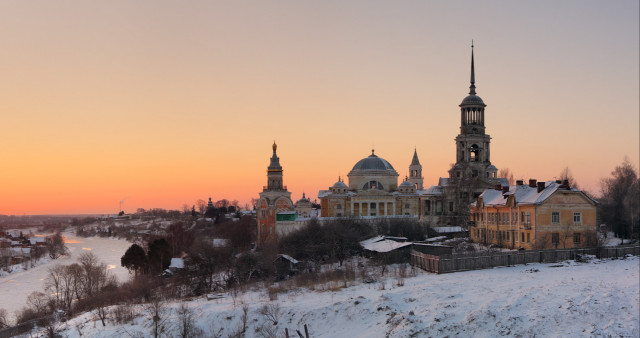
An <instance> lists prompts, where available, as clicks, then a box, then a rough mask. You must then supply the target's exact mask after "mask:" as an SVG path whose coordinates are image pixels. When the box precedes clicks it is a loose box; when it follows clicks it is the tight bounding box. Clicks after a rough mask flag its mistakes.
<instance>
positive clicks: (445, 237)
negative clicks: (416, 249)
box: [424, 236, 448, 242]
mask: <svg viewBox="0 0 640 338" xmlns="http://www.w3.org/2000/svg"><path fill="white" fill-rule="evenodd" d="M447 238H448V237H447V236H437V237H431V238H427V239H425V240H424V242H438V241H442V240H445V239H447Z"/></svg>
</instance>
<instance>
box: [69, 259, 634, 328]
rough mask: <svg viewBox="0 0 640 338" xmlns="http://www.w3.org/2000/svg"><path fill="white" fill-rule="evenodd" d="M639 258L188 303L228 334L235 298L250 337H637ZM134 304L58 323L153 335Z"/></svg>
mask: <svg viewBox="0 0 640 338" xmlns="http://www.w3.org/2000/svg"><path fill="white" fill-rule="evenodd" d="M639 262H640V260H639V259H638V257H629V258H627V259H623V260H607V261H598V260H594V261H591V262H589V263H576V262H573V261H570V262H564V263H556V264H529V265H526V266H516V267H505V268H495V269H489V270H479V271H468V272H459V273H453V274H446V275H435V274H428V273H423V272H418V273H417V276H416V277H412V278H407V279H406V280H405V283H404V286H397V279H396V278H394V277H389V278H387V279H386V281H385V283H384V288H383V287H382V285H383V284H382V283H380V282H378V283H372V284H359V285H356V286H351V287H348V288H342V289H340V288H338V289H337V290H336V291H308V290H306V289H298V290H294V291H291V292H288V293H286V294H280V295H279V297H278V299H277V300H274V301H269V297H268V295H267V294H266V293H265V292H264V291H253V292H247V293H245V294H242V295H239V296H238V297H237V299H236V302H237V305H235V306H234V302H233V298H232V297H231V296H229V295H225V297H224V298H222V299H218V300H211V301H207V300H206V299H203V298H201V299H197V300H193V301H191V302H189V303H187V305H188V306H189V307H190V308H191V309H193V310H195V314H196V323H197V326H198V327H200V328H201V329H202V331H203V333H204V335H205V336H208V337H210V336H213V337H227V336H230V335H232V334H233V333H234V332H237V331H238V328H241V327H242V320H241V318H242V312H243V311H242V307H243V304H240V303H241V302H243V303H244V304H246V305H247V306H248V320H247V329H246V331H245V332H246V333H245V336H246V337H259V336H268V334H267V331H273V332H274V333H275V336H277V337H284V330H285V328H288V329H289V332H290V334H291V337H294V336H295V330H296V329H297V330H301V331H303V325H304V324H307V326H308V328H309V333H310V337H353V338H355V337H387V336H390V337H411V336H414V337H427V336H428V337H444V336H451V335H460V336H466V337H471V336H473V337H495V336H506V335H508V336H515V337H531V336H559V337H563V336H564V337H566V336H622V337H638V336H639V335H640V331H639V328H638V326H639V324H638V322H639V318H638V317H639V312H640V307H639V305H638V304H639V302H640V297H639ZM268 304H270V305H271V310H275V309H276V306H275V304H278V306H279V310H280V311H279V312H280V314H279V316H278V317H279V318H278V324H277V325H273V324H272V323H271V322H269V320H268V319H267V318H266V316H264V315H262V314H260V313H259V312H260V308H262V307H264V306H265V305H268ZM168 307H169V311H168V312H169V314H167V316H168V318H169V320H168V321H167V323H168V324H170V326H172V327H171V329H172V330H177V328H178V324H177V322H178V320H177V308H178V307H179V304H178V303H170V304H169V305H168ZM134 310H135V311H134V313H135V314H136V315H137V317H136V318H135V319H134V320H133V324H122V325H114V324H113V322H112V321H109V322H107V326H106V327H104V328H103V327H102V324H101V323H100V321H96V317H95V316H94V315H93V314H84V315H82V316H80V317H77V318H74V319H72V320H70V321H68V322H67V323H63V324H60V325H59V326H58V328H59V329H60V330H61V331H62V332H61V334H62V335H63V336H65V337H80V336H83V337H114V336H150V334H151V329H150V326H151V322H150V320H149V315H148V314H147V312H148V311H146V310H144V309H143V307H142V306H137V307H136V309H134ZM272 312H274V311H272ZM261 327H263V329H262V330H260V328H261ZM167 333H169V332H167ZM169 335H170V336H175V335H176V331H172V333H170V334H169Z"/></svg>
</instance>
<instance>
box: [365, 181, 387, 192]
mask: <svg viewBox="0 0 640 338" xmlns="http://www.w3.org/2000/svg"><path fill="white" fill-rule="evenodd" d="M369 189H378V190H384V187H383V186H382V183H380V182H378V181H369V182H367V183H365V184H364V186H363V187H362V190H369Z"/></svg>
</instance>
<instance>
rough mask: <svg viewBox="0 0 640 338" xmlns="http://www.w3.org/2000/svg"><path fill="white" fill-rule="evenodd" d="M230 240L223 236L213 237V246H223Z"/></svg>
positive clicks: (227, 244)
mask: <svg viewBox="0 0 640 338" xmlns="http://www.w3.org/2000/svg"><path fill="white" fill-rule="evenodd" d="M229 244H230V242H229V240H228V239H225V238H214V239H213V247H214V248H224V247H227V246H229Z"/></svg>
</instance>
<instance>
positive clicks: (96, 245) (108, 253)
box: [0, 233, 131, 314]
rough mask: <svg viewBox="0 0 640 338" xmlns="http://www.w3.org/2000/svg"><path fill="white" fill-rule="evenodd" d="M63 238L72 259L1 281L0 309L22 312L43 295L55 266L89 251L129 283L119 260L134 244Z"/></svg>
mask: <svg viewBox="0 0 640 338" xmlns="http://www.w3.org/2000/svg"><path fill="white" fill-rule="evenodd" d="M64 236H65V242H66V244H67V246H68V247H69V253H70V255H69V256H63V257H60V258H58V259H56V260H51V261H50V262H48V263H45V264H40V263H38V265H37V266H35V267H33V268H31V269H29V270H26V271H21V272H13V273H11V274H9V275H7V276H3V277H0V309H5V310H7V311H8V312H9V313H11V314H13V313H14V312H15V311H16V310H19V309H21V308H22V307H23V306H24V305H25V302H26V300H27V296H29V294H30V293H32V292H34V291H44V290H43V288H44V279H45V278H46V276H47V272H48V270H49V268H50V267H52V266H53V265H55V264H63V265H67V264H72V263H75V262H76V260H77V258H78V256H79V255H80V254H82V253H83V252H87V251H91V252H93V253H94V254H95V255H96V256H98V258H99V259H100V261H102V262H104V263H105V264H107V265H108V266H109V268H110V269H109V271H111V272H112V273H113V274H114V275H115V276H116V277H117V278H118V281H120V282H124V281H126V280H128V279H129V272H128V271H127V269H125V268H123V267H122V266H120V257H122V255H124V253H125V251H126V250H127V248H129V246H130V245H131V243H129V242H127V241H123V240H117V239H112V238H111V239H110V238H100V237H90V238H83V237H75V236H73V235H71V234H69V233H65V234H64ZM47 259H48V258H47Z"/></svg>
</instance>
